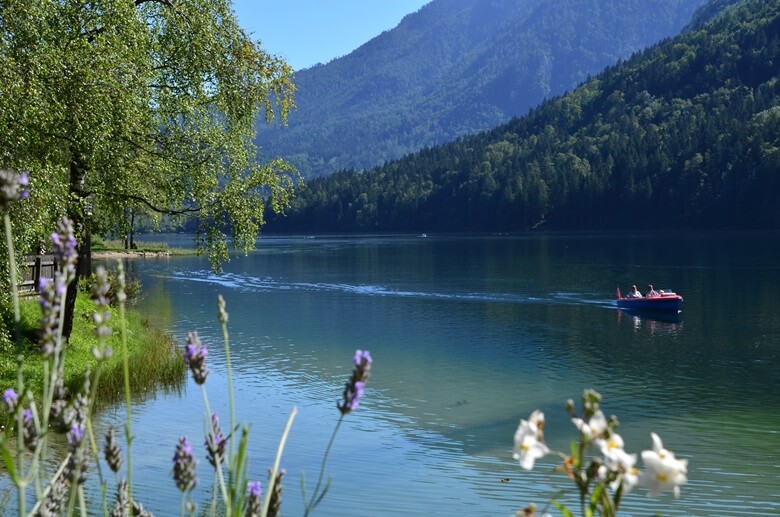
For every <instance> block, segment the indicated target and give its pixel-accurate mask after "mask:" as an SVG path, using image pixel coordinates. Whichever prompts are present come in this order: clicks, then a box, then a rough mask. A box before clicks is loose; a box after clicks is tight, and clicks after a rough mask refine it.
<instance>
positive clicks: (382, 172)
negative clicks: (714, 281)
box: [267, 0, 780, 233]
mask: <svg viewBox="0 0 780 517" xmlns="http://www.w3.org/2000/svg"><path fill="white" fill-rule="evenodd" d="M779 20H780V1H778V0H769V1H761V0H749V1H746V2H743V3H740V4H738V5H736V6H733V7H732V8H729V9H726V10H725V11H724V12H723V14H722V15H721V16H719V17H716V18H715V19H713V20H712V21H710V22H709V23H706V24H704V25H702V26H701V27H700V28H698V29H696V30H693V31H691V32H689V33H687V34H684V35H681V36H678V37H676V38H674V39H671V40H668V41H665V42H663V43H660V44H658V45H657V46H655V47H653V48H650V49H648V50H646V51H644V52H641V53H639V54H637V55H635V56H633V57H632V58H631V59H629V60H627V61H626V62H623V63H620V64H618V65H616V66H614V67H611V68H609V69H608V70H606V71H604V72H603V73H602V74H600V75H598V76H596V77H594V78H593V79H591V80H589V81H587V82H585V83H584V84H583V85H581V86H580V87H579V88H577V89H576V90H574V91H573V92H571V93H570V94H567V95H564V96H562V97H559V98H556V99H552V100H550V101H548V102H545V103H544V104H542V105H541V106H540V107H539V108H537V109H535V110H533V111H532V112H530V113H529V114H528V115H527V116H525V117H522V118H518V119H514V120H513V121H511V122H510V123H508V124H505V125H503V126H500V127H498V128H496V129H494V130H491V131H488V132H484V133H481V134H478V135H474V136H471V137H467V138H462V139H460V140H458V141H456V142H454V143H452V144H449V145H444V146H441V147H436V148H430V149H425V150H423V151H420V152H419V153H416V154H414V155H410V156H408V157H406V158H403V159H401V160H398V161H395V162H391V163H387V164H385V165H384V166H382V167H378V168H376V169H374V170H372V171H369V172H364V173H357V172H351V171H343V172H340V173H337V174H334V175H333V176H331V177H328V178H323V179H317V180H314V181H311V182H309V184H308V185H307V188H305V189H304V190H303V191H302V192H301V195H300V197H299V198H298V199H296V200H295V202H294V205H293V207H292V208H291V210H290V211H289V212H288V213H287V216H286V217H285V218H275V219H274V220H272V221H270V222H269V225H268V227H267V230H268V231H279V232H282V231H284V232H306V233H311V232H340V231H414V232H431V231H460V232H464V231H473V232H513V231H527V230H530V229H536V228H543V229H551V230H555V229H567V230H594V229H641V228H656V229H659V228H660V229H663V228H718V229H722V228H751V229H754V228H770V229H771V228H780V209H778V205H777V202H776V200H775V199H774V195H773V194H774V193H775V192H778V191H780V175H778V174H777V171H778V170H780V82H779V81H778V71H779V69H778V65H779V64H780V35H779V34H780V31H778V29H777V28H778V24H780V21H779ZM736 207H739V209H738V210H737V209H736Z"/></svg>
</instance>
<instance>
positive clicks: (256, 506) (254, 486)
mask: <svg viewBox="0 0 780 517" xmlns="http://www.w3.org/2000/svg"><path fill="white" fill-rule="evenodd" d="M261 494H262V490H261V486H260V482H259V481H250V482H249V483H247V485H246V515H247V517H249V516H251V517H256V516H259V515H260V510H261V502H262V501H261V500H260V495H261Z"/></svg>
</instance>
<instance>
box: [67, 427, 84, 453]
mask: <svg viewBox="0 0 780 517" xmlns="http://www.w3.org/2000/svg"><path fill="white" fill-rule="evenodd" d="M83 439H84V428H83V427H82V426H81V424H77V423H76V424H73V427H71V428H70V431H68V445H70V446H71V447H72V448H73V449H75V448H77V447H78V446H79V445H80V444H81V440H83Z"/></svg>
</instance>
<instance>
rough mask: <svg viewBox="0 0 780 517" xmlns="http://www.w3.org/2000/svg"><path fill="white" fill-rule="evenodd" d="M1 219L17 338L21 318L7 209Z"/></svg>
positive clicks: (16, 336) (14, 257) (12, 240)
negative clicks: (6, 249)
mask: <svg viewBox="0 0 780 517" xmlns="http://www.w3.org/2000/svg"><path fill="white" fill-rule="evenodd" d="M3 221H4V222H5V242H6V244H7V246H8V267H9V269H10V273H11V298H13V303H14V338H15V339H18V338H19V321H20V320H21V319H22V316H21V312H20V310H19V287H18V286H17V285H16V283H17V277H16V252H15V251H14V238H13V232H12V231H11V216H10V215H9V214H8V210H5V211H4V212H3Z"/></svg>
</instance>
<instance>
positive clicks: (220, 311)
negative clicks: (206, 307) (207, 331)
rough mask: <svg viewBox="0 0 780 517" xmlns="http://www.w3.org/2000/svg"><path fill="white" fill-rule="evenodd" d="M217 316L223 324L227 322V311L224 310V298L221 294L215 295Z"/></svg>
mask: <svg viewBox="0 0 780 517" xmlns="http://www.w3.org/2000/svg"><path fill="white" fill-rule="evenodd" d="M217 316H218V318H219V323H220V324H222V325H224V324H226V323H227V322H228V313H227V311H226V310H225V299H224V298H222V295H221V294H220V295H218V296H217Z"/></svg>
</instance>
